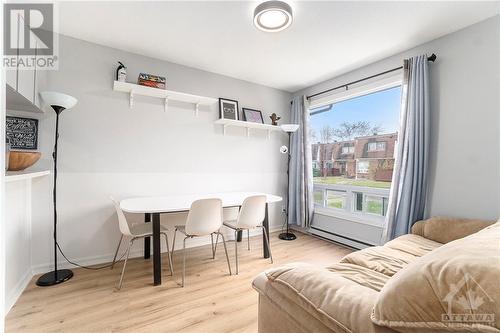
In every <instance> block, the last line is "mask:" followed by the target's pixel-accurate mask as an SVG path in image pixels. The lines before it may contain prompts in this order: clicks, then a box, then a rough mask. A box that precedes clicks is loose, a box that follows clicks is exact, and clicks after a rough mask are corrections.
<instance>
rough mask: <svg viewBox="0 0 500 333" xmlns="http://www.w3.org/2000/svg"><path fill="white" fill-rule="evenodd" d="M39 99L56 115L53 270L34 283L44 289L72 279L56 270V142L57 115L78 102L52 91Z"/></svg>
mask: <svg viewBox="0 0 500 333" xmlns="http://www.w3.org/2000/svg"><path fill="white" fill-rule="evenodd" d="M40 97H41V98H42V100H43V102H44V103H45V104H46V105H50V106H51V107H52V109H53V110H54V112H55V113H56V131H55V140H54V141H55V142H54V152H53V153H52V158H53V159H54V187H53V190H52V196H53V197H52V199H53V203H54V234H53V235H54V270H53V271H52V272H48V273H45V274H43V275H42V276H40V277H39V278H38V280H37V281H36V284H37V286H41V287H46V286H52V285H55V284H59V283H62V282H65V281H67V280H69V279H71V278H72V277H73V272H72V271H71V270H69V269H60V270H58V269H57V248H58V243H57V141H58V139H59V115H60V114H61V112H63V111H64V110H66V109H71V108H73V107H74V106H75V105H76V103H77V102H78V101H77V99H76V98H74V97H72V96H69V95H65V94H62V93H58V92H53V91H45V92H42V93H40Z"/></svg>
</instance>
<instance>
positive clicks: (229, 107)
mask: <svg viewBox="0 0 500 333" xmlns="http://www.w3.org/2000/svg"><path fill="white" fill-rule="evenodd" d="M219 116H220V118H221V119H232V120H239V116H238V101H235V100H232V99H226V98H219Z"/></svg>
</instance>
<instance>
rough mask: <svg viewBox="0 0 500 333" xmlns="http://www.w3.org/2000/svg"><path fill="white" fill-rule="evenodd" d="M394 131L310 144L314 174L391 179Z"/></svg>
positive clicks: (319, 175) (395, 140) (395, 135)
mask: <svg viewBox="0 0 500 333" xmlns="http://www.w3.org/2000/svg"><path fill="white" fill-rule="evenodd" d="M396 142H397V133H390V134H381V135H369V136H362V137H357V138H355V139H354V140H349V141H340V142H334V143H315V144H313V145H312V160H313V171H314V176H315V177H328V176H345V177H347V178H356V179H371V180H377V181H391V178H392V172H393V169H394V150H395V147H396Z"/></svg>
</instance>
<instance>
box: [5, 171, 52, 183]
mask: <svg viewBox="0 0 500 333" xmlns="http://www.w3.org/2000/svg"><path fill="white" fill-rule="evenodd" d="M49 174H50V171H49V170H31V171H27V170H23V171H7V172H6V173H5V181H6V182H13V181H17V180H25V179H31V178H37V177H43V176H47V175H49Z"/></svg>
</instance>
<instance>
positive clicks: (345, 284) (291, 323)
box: [253, 218, 500, 333]
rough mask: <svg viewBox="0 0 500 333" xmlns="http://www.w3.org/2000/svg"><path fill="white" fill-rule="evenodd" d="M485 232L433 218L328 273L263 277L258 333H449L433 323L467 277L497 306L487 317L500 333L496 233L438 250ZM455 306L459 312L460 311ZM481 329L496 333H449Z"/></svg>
mask: <svg viewBox="0 0 500 333" xmlns="http://www.w3.org/2000/svg"><path fill="white" fill-rule="evenodd" d="M454 221H455V222H454ZM469 222H471V223H470V224H469ZM454 223H457V229H456V230H453V226H454ZM440 224H442V225H440ZM490 224H491V222H488V221H478V220H463V219H447V218H432V219H429V220H425V221H420V222H418V223H417V224H415V226H414V228H413V229H412V232H413V234H411V235H404V236H401V237H399V238H397V239H394V240H392V241H390V242H388V243H386V244H385V245H384V246H383V247H372V248H369V249H365V250H362V251H358V252H354V253H352V254H349V255H347V256H346V257H344V258H343V259H342V262H341V263H336V264H332V265H330V266H328V267H326V268H322V267H315V266H312V265H308V264H290V265H285V266H282V267H278V268H273V269H271V270H269V271H267V272H266V273H262V274H260V275H259V276H258V277H257V278H255V280H254V282H253V286H254V288H255V289H256V290H257V291H259V294H260V296H259V333H267V332H269V333H271V332H272V333H280V332H286V333H305V332H318V333H323V332H334V333H345V332H349V333H389V332H390V333H394V332H398V331H399V332H404V333H410V332H411V333H422V332H425V333H442V332H445V331H447V330H448V329H449V327H448V326H445V325H442V323H441V325H439V324H440V322H436V320H438V319H440V318H441V317H440V316H441V314H442V313H443V312H444V313H446V310H447V304H448V303H446V302H444V301H442V298H443V297H445V296H446V295H445V296H442V294H443V293H445V294H447V293H449V292H450V288H451V287H452V284H458V283H460V278H461V277H463V276H465V273H468V272H469V271H472V272H473V273H470V274H471V276H473V277H474V279H476V280H477V282H478V283H479V284H480V285H481V287H483V288H484V290H486V291H487V292H488V294H490V293H491V294H492V295H493V297H492V299H495V300H497V301H498V302H497V303H498V304H497V305H496V308H495V310H494V311H493V310H492V308H491V307H490V306H491V304H489V305H487V306H488V308H487V309H486V310H485V311H493V313H494V314H495V319H496V320H497V322H496V324H495V325H496V327H497V328H498V320H499V318H500V313H499V312H500V310H499V308H500V295H499V292H500V291H499V288H496V289H495V287H496V285H495V283H498V282H497V281H500V276H498V270H499V269H500V258H499V255H500V239H499V237H498V229H499V227H498V226H497V225H495V227H494V228H496V230H497V231H492V230H489V229H488V230H485V231H482V232H480V233H477V234H474V235H471V236H470V237H468V238H466V239H461V240H456V241H454V242H451V243H448V244H446V245H443V244H442V243H447V242H449V241H450V240H454V239H458V238H460V237H464V236H467V235H470V234H473V233H474V232H477V231H478V230H479V229H481V228H483V227H485V226H487V225H490ZM491 228H492V229H493V227H491ZM483 232H484V233H485V234H484V235H483ZM492 233H493V234H492ZM441 242H442V243H441ZM495 251H496V254H494V252H495ZM436 253H437V255H436ZM487 267H489V268H487ZM485 270H487V272H485ZM476 275H477V277H476ZM495 279H496V280H495ZM457 280H458V281H457ZM476 280H475V281H476ZM468 281H469V282H471V281H470V280H468ZM469 284H470V283H469ZM492 288H493V290H492ZM460 296H464V294H463V293H462V294H461V295H459V297H460ZM460 299H461V300H462V301H460V303H458V304H466V303H464V301H463V298H460ZM483 299H484V298H483ZM465 300H467V299H465ZM375 303H376V304H375ZM455 306H456V304H455ZM481 309H482V307H481ZM452 310H453V311H460V310H457V309H456V308H454V307H452ZM414 317H417V320H415V319H414ZM412 318H413V319H412ZM372 320H373V321H372ZM423 320H425V321H429V322H430V323H431V324H428V323H427V324H422V323H423ZM432 323H434V324H432ZM422 325H423V326H422ZM479 328H481V329H483V332H496V333H500V332H499V331H498V330H497V329H496V328H495V329H494V328H491V327H490V328H488V327H479V326H477V325H476V326H475V327H474V326H473V327H468V328H465V329H462V330H460V329H457V330H455V332H468V331H471V332H480V331H481V330H479Z"/></svg>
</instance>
